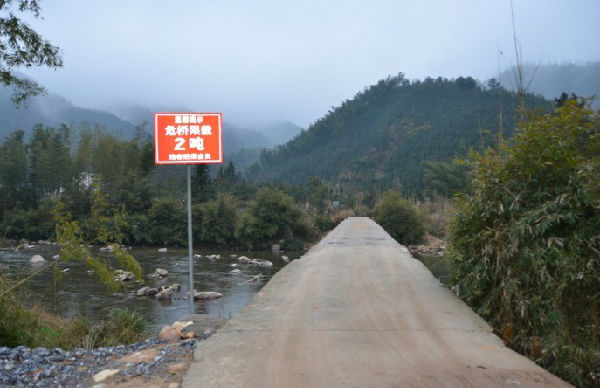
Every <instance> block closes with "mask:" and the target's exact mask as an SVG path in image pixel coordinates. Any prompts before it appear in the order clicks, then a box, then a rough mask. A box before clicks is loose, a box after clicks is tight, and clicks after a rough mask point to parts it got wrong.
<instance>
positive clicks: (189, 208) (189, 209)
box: [187, 164, 194, 314]
mask: <svg viewBox="0 0 600 388" xmlns="http://www.w3.org/2000/svg"><path fill="white" fill-rule="evenodd" d="M191 169H192V168H191V166H190V165H189V164H188V166H187V216H188V256H189V259H190V314H193V313H194V261H193V257H192V255H193V252H192V251H193V247H192V183H191V180H192V179H191V176H192V173H191Z"/></svg>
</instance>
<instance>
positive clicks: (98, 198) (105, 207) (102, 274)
mask: <svg viewBox="0 0 600 388" xmlns="http://www.w3.org/2000/svg"><path fill="white" fill-rule="evenodd" d="M109 215H110V216H109ZM54 218H55V221H56V240H57V241H58V243H59V245H60V246H61V251H60V253H61V260H67V261H68V260H77V261H84V262H85V264H86V265H87V267H88V268H89V269H90V270H92V271H94V273H95V274H96V275H97V276H98V277H99V278H100V281H101V282H102V283H103V284H105V285H106V286H107V287H109V288H110V289H112V290H117V289H119V288H120V285H119V283H118V282H116V281H115V279H114V271H113V270H112V268H111V266H110V264H109V263H108V262H107V261H106V260H105V259H102V258H98V257H94V256H93V255H92V253H91V252H90V250H89V248H88V244H87V241H85V239H84V238H83V232H82V230H81V228H80V226H79V223H78V222H77V221H74V220H72V216H71V213H70V212H68V211H66V209H65V207H64V204H63V203H62V202H61V201H58V200H57V201H56V206H55V209H54ZM125 219H126V214H125V213H124V210H123V211H118V210H115V209H114V208H112V206H111V205H110V204H109V203H108V202H107V196H106V195H105V194H103V193H102V191H101V184H100V181H99V180H96V181H95V182H94V185H93V189H92V214H91V220H92V221H91V224H92V225H94V231H95V235H94V236H93V238H92V240H93V241H97V242H99V243H101V244H103V245H111V246H112V248H113V255H114V258H115V259H116V260H117V262H118V263H119V265H120V266H121V268H122V269H125V270H127V271H130V272H132V273H133V274H134V275H135V277H136V279H137V280H139V281H143V272H142V267H141V266H140V264H139V263H138V262H137V260H135V259H134V258H133V256H131V254H130V253H129V252H127V250H125V249H124V248H123V247H122V246H121V244H122V242H123V229H126V228H127V225H126V221H125Z"/></svg>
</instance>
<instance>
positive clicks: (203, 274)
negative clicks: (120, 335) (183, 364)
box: [0, 247, 299, 330]
mask: <svg viewBox="0 0 600 388" xmlns="http://www.w3.org/2000/svg"><path fill="white" fill-rule="evenodd" d="M93 251H94V253H96V254H100V253H99V252H98V247H95V248H94V250H93ZM56 253H57V249H56V248H55V247H37V248H36V249H34V250H27V251H21V252H15V251H14V250H12V249H2V250H0V270H2V271H3V272H4V271H6V270H8V271H9V272H10V273H22V274H24V273H28V272H30V271H31V270H32V267H31V266H30V265H29V264H28V260H29V258H30V257H31V256H32V255H34V254H40V255H42V256H43V257H44V258H45V259H46V260H48V261H49V260H51V257H52V256H53V255H55V254H56ZM131 253H132V254H133V256H134V257H135V258H136V259H137V260H138V262H139V263H140V265H141V266H142V269H143V271H144V274H150V273H152V272H154V270H155V269H156V268H157V267H159V268H164V269H166V270H168V271H169V276H168V277H166V278H165V279H161V280H154V279H144V281H145V284H144V285H148V286H150V287H159V286H162V285H165V286H168V285H171V284H173V283H179V284H180V285H181V292H179V293H178V294H175V296H176V297H183V296H184V295H185V293H186V292H188V291H189V278H188V268H189V267H188V265H189V263H188V257H187V249H169V252H168V253H159V252H158V251H157V249H149V248H148V249H147V248H134V249H133V250H132V251H131ZM194 253H198V254H202V255H209V254H219V255H221V259H219V260H214V261H211V260H209V259H206V258H202V259H194V288H195V289H196V290H197V291H216V292H220V293H222V294H223V295H224V297H223V298H221V299H218V300H212V301H197V302H195V303H194V308H195V311H194V312H195V313H205V314H210V315H214V316H219V317H225V318H230V317H231V316H233V315H235V314H236V313H237V312H238V311H240V310H241V309H242V308H243V307H244V306H246V305H247V304H248V302H250V300H251V299H252V298H253V297H254V295H255V294H256V293H257V292H258V291H259V290H260V289H261V288H262V286H263V285H264V283H265V282H266V281H268V280H269V279H270V278H271V276H273V275H274V274H275V273H276V272H277V271H279V269H281V268H282V267H283V266H284V265H285V264H286V263H285V262H284V261H283V260H281V257H280V256H279V255H277V254H273V253H271V252H253V253H245V252H242V253H240V252H228V251H214V250H211V251H202V250H195V251H194ZM285 254H286V255H288V256H290V259H293V258H297V257H298V256H299V254H296V255H294V254H289V253H285ZM231 255H240V256H241V255H246V256H248V257H250V258H253V259H265V260H270V261H272V262H273V266H272V267H269V268H265V267H259V266H256V265H249V264H241V263H239V262H238V261H237V259H236V258H233V257H231ZM232 264H236V265H237V266H236V267H233V266H232ZM59 268H60V269H61V270H64V269H66V268H69V270H68V272H65V273H63V274H62V280H61V281H60V282H59V283H58V284H56V286H55V285H54V275H53V274H52V271H43V272H42V273H40V274H39V275H37V276H36V277H34V278H33V279H32V280H30V281H29V282H28V283H27V287H28V288H29V290H30V291H31V292H32V293H33V297H34V298H35V299H36V300H38V301H40V302H42V304H43V305H44V306H45V307H46V308H47V309H48V310H49V311H52V312H54V313H56V314H58V315H60V316H62V317H69V318H74V317H85V318H87V319H88V320H89V321H90V322H95V321H98V320H101V319H104V318H106V317H107V316H108V313H109V311H110V310H111V309H113V308H129V309H131V310H135V311H138V312H139V313H141V314H143V315H144V316H145V317H146V319H147V321H148V324H149V326H150V328H151V329H153V330H158V329H160V327H162V326H163V325H166V324H171V323H173V321H175V320H177V319H179V318H181V317H183V316H185V315H187V314H188V313H189V301H188V300H173V301H172V302H171V303H169V304H165V303H164V302H163V303H162V304H161V302H159V301H158V300H156V299H154V298H152V297H137V296H135V291H136V290H137V289H138V288H140V287H142V285H140V284H132V285H130V286H128V287H127V288H124V289H122V290H121V291H119V292H117V293H113V292H112V291H110V290H108V289H107V288H106V287H105V286H103V285H102V284H101V283H100V282H99V281H98V279H97V277H96V276H95V275H94V274H90V273H88V272H87V268H86V267H85V265H84V264H82V263H74V262H61V263H59ZM234 268H237V269H240V270H241V272H240V273H237V274H232V273H231V270H232V269H234ZM259 273H261V274H263V275H265V278H264V279H265V282H262V283H258V284H256V283H254V284H252V283H248V282H247V280H248V279H249V278H250V277H252V276H254V275H257V274H259Z"/></svg>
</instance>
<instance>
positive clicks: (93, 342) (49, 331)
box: [0, 275, 146, 349]
mask: <svg viewBox="0 0 600 388" xmlns="http://www.w3.org/2000/svg"><path fill="white" fill-rule="evenodd" d="M12 284H13V281H10V280H9V279H8V278H6V277H5V276H4V275H0V295H1V296H0V346H8V347H16V346H19V345H24V346H28V347H31V348H35V347H40V346H42V347H48V348H54V347H60V348H63V349H72V348H77V347H85V348H91V347H100V346H104V347H106V346H115V345H117V344H128V343H133V342H137V341H140V340H142V339H143V337H144V335H145V334H146V332H145V328H146V322H145V320H144V319H143V317H142V316H141V315H140V314H139V313H136V312H133V311H129V310H111V312H110V316H109V317H108V318H107V319H106V320H104V321H101V322H99V323H97V324H96V325H95V326H91V325H90V324H89V323H88V322H86V321H83V320H71V319H61V318H59V317H57V316H54V315H52V314H49V313H47V312H45V311H44V310H43V309H42V308H41V307H40V306H38V305H33V306H29V305H28V304H27V303H26V301H27V300H28V299H30V298H29V297H28V296H27V295H24V294H21V293H18V292H17V291H12V292H10V293H8V294H7V293H5V292H4V291H5V290H7V289H9V288H11V286H12Z"/></svg>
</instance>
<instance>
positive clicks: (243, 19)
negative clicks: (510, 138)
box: [26, 0, 600, 126]
mask: <svg viewBox="0 0 600 388" xmlns="http://www.w3.org/2000/svg"><path fill="white" fill-rule="evenodd" d="M41 6H42V16H43V18H44V19H43V20H33V21H31V25H32V26H33V27H34V28H36V29H37V30H38V31H39V32H41V33H42V34H43V35H44V37H45V38H47V39H49V40H50V41H52V42H53V43H54V44H56V45H58V46H60V48H61V49H62V51H63V56H64V64H65V65H64V67H63V68H61V69H59V70H57V71H51V70H28V71H26V73H27V74H28V75H30V76H32V77H33V78H35V79H36V80H38V81H39V82H40V83H42V84H43V85H44V86H46V87H47V88H48V89H49V90H50V91H53V92H56V93H59V94H61V95H63V96H64V97H66V98H67V99H69V100H70V101H71V102H73V103H74V104H76V105H80V106H84V107H92V108H98V109H106V108H111V107H114V106H117V105H138V106H148V107H150V108H152V109H159V110H166V109H171V108H174V107H186V108H188V109H191V110H196V111H205V112H212V111H217V112H223V114H224V119H225V121H230V122H233V123H236V124H239V125H242V126H252V125H256V124H257V123H259V122H262V121H270V120H275V119H288V120H291V121H293V122H295V123H297V124H299V125H301V126H307V125H308V124H309V123H311V122H313V121H315V120H317V119H318V118H319V117H321V116H322V115H323V114H324V113H326V112H327V110H328V109H329V108H330V107H331V106H336V105H338V104H339V103H340V102H341V101H343V100H344V99H347V98H351V97H352V96H353V95H354V94H355V93H356V92H357V91H359V90H362V89H363V88H364V87H365V86H367V85H370V84H372V83H374V82H376V81H377V80H378V79H381V78H384V77H386V76H387V75H390V74H397V73H398V72H404V73H405V74H406V76H407V77H408V78H410V79H415V78H424V77H426V76H431V77H437V76H443V77H448V78H452V77H457V76H460V75H464V76H467V75H470V76H473V77H475V78H477V79H481V80H485V79H488V78H490V77H491V76H494V75H495V74H497V71H498V48H500V50H502V51H503V55H502V56H501V57H500V62H501V65H502V67H503V68H504V67H508V66H509V65H511V64H512V63H514V50H513V46H512V26H511V17H510V2H509V0H495V1H491V0H473V1H466V0H464V1H463V0H438V1H420V0H419V1H417V0H413V1H352V0H344V1H341V0H340V1H323V0H320V1H313V0H301V1H294V2H290V1H261V0H253V1H227V0H223V1H165V0H161V1H154V0H144V1H141V0H139V1H125V0H119V1H118V0H110V1H108V0H85V1H81V0H45V1H42V2H41ZM514 8H515V15H516V30H517V34H518V36H519V38H520V40H521V43H522V49H523V55H524V58H525V60H526V61H532V62H537V61H538V59H539V58H540V55H541V60H542V62H557V63H564V62H568V61H571V62H577V63H584V62H587V61H596V60H600V43H598V37H599V36H600V23H598V18H599V17H600V1H598V0H573V1H566V0H536V1H534V0H527V1H526V0H515V1H514Z"/></svg>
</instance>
